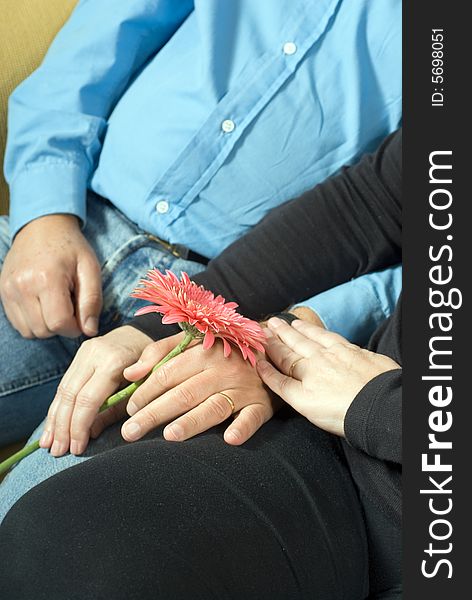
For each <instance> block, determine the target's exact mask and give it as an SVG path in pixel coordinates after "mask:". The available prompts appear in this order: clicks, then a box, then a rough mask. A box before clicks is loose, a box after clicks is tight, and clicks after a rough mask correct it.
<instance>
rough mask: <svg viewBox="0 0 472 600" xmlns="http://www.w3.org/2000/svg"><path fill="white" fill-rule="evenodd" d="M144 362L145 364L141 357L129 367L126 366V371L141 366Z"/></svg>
mask: <svg viewBox="0 0 472 600" xmlns="http://www.w3.org/2000/svg"><path fill="white" fill-rule="evenodd" d="M142 364H143V361H142V360H141V359H139V360H137V361H136V362H135V363H133V364H132V365H129V366H128V367H126V369H125V371H127V370H128V369H135V368H136V367H139V366H140V365H142Z"/></svg>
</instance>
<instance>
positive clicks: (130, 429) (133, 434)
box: [124, 423, 141, 440]
mask: <svg viewBox="0 0 472 600" xmlns="http://www.w3.org/2000/svg"><path fill="white" fill-rule="evenodd" d="M124 430H125V433H126V437H127V438H129V439H130V440H137V439H138V438H139V436H140V435H141V425H138V423H126V425H125V426H124Z"/></svg>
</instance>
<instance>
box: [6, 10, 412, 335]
mask: <svg viewBox="0 0 472 600" xmlns="http://www.w3.org/2000/svg"><path fill="white" fill-rule="evenodd" d="M400 115H401V1H400V0H375V1H373V0H257V2H256V1H254V0H231V1H222V0H193V1H191V0H179V2H176V1H172V0H133V1H132V2H116V1H115V0H100V1H98V2H92V1H91V0H82V1H80V2H79V4H78V6H77V8H76V9H75V11H74V12H73V14H72V16H71V18H70V19H69V21H68V22H67V24H66V25H65V26H64V28H63V29H62V30H61V32H60V33H59V34H58V36H57V37H56V39H55V41H54V42H53V44H52V46H51V48H50V50H49V52H48V54H47V56H46V58H45V60H44V62H43V64H42V65H41V67H40V68H39V69H38V70H37V71H36V72H35V73H33V74H32V75H31V76H30V77H29V78H28V79H27V80H26V81H25V82H23V83H22V84H21V85H20V86H19V87H18V88H17V89H16V91H15V92H14V93H13V95H12V97H11V99H10V105H9V136H8V145H7V153H6V161H5V173H6V177H7V179H8V181H9V182H10V190H11V213H10V227H11V233H12V236H13V235H14V234H15V233H16V232H17V231H18V230H19V229H20V228H21V227H22V226H23V225H25V224H26V223H28V222H29V221H31V220H32V219H34V218H37V217H40V216H42V215H45V214H51V213H56V212H61V213H64V212H65V213H71V214H75V215H77V216H78V217H80V219H81V220H82V221H84V222H85V220H86V189H87V187H89V188H91V189H93V190H94V191H96V192H97V193H99V194H101V195H102V196H104V197H106V198H108V199H110V200H111V202H112V203H113V204H114V205H115V206H116V207H118V208H119V209H120V210H121V211H123V212H124V213H125V214H126V215H127V216H128V217H129V218H130V219H131V220H132V221H134V222H135V223H137V224H138V225H139V226H141V227H142V228H143V229H145V230H147V231H149V232H150V233H153V234H155V235H157V236H159V237H161V238H163V239H165V240H168V241H170V242H172V243H179V244H183V245H185V246H188V247H189V248H191V249H192V250H194V251H196V252H198V253H200V254H203V255H205V256H208V257H213V256H215V255H217V254H218V253H219V252H221V251H222V250H223V249H224V248H225V247H226V246H227V245H228V244H230V243H231V242H232V241H233V240H235V239H236V238H238V237H240V236H241V235H242V234H243V233H244V232H246V231H247V230H248V229H249V228H250V227H252V226H253V225H254V224H255V223H257V222H258V221H260V219H261V218H262V217H263V216H264V215H265V214H266V213H267V212H268V211H269V210H270V209H271V208H272V207H274V206H276V205H278V204H280V203H282V202H284V201H286V200H288V199H290V198H293V197H295V196H297V195H298V194H300V193H301V192H303V191H304V190H306V189H308V188H310V187H312V186H314V185H315V184H316V183H318V182H320V181H322V180H323V179H325V178H326V177H327V176H329V175H330V174H331V173H333V172H335V171H336V170H337V169H338V168H339V167H340V166H342V165H343V164H346V163H349V162H352V161H353V160H355V159H356V158H357V157H358V156H359V155H360V154H361V153H363V152H365V151H367V150H371V149H373V148H374V147H375V146H376V144H378V142H379V141H380V139H382V138H383V137H384V136H385V135H386V134H387V133H389V132H390V131H392V130H393V129H395V128H396V127H397V126H398V123H399V120H400ZM255 259H257V257H255ZM397 292H398V290H393V291H392V294H393V295H395V294H396V293H397ZM366 310H368V307H367V308H366ZM353 314H354V313H353ZM345 318H346V317H345V316H343V317H342V319H341V321H344V319H345ZM338 330H341V331H342V324H341V325H340V326H339V327H338Z"/></svg>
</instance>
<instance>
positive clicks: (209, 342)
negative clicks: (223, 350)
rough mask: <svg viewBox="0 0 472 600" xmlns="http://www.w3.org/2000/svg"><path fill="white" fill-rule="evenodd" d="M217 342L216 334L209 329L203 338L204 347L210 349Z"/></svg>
mask: <svg viewBox="0 0 472 600" xmlns="http://www.w3.org/2000/svg"><path fill="white" fill-rule="evenodd" d="M214 343H215V336H214V335H213V333H212V332H211V331H207V332H206V335H205V338H204V339H203V349H204V350H208V349H209V348H211V347H212V346H213V344H214Z"/></svg>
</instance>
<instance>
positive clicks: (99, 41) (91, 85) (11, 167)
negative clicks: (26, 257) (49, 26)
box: [5, 0, 193, 237]
mask: <svg viewBox="0 0 472 600" xmlns="http://www.w3.org/2000/svg"><path fill="white" fill-rule="evenodd" d="M192 7H193V2H191V1H190V0H185V1H182V2H172V1H171V0H138V1H135V2H115V1H113V0H101V2H98V3H97V2H93V1H91V0H82V1H81V2H79V4H78V6H77V7H76V9H75V10H74V12H73V13H72V16H71V17H70V19H69V20H68V22H67V23H66V24H65V26H64V27H63V28H62V30H61V31H60V32H59V34H58V35H57V37H56V39H55V40H54V42H53V44H52V45H51V47H50V49H49V52H48V53H47V55H46V58H45V59H44V61H43V64H42V65H41V66H40V67H39V68H38V69H37V70H36V71H35V72H34V73H33V74H32V75H31V76H30V77H28V79H26V80H25V81H24V82H23V83H22V84H21V85H20V86H19V87H18V88H17V89H16V90H15V91H14V92H13V94H12V96H11V98H10V103H9V122H8V128H9V135H8V145H7V149H6V157H5V175H6V178H7V181H8V182H9V184H10V190H11V198H10V200H11V212H10V228H11V234H12V237H14V236H15V234H16V233H17V232H18V230H19V229H20V228H21V227H22V226H23V225H25V224H26V223H28V222H29V221H31V220H32V219H35V218H37V217H41V216H43V215H46V214H51V213H69V214H73V215H76V216H77V217H79V218H80V219H81V220H82V221H85V193H86V186H87V182H88V179H89V178H90V175H91V173H92V172H93V169H94V167H95V165H96V162H97V158H98V155H99V153H100V149H101V140H102V138H103V136H104V133H105V129H106V119H107V117H108V115H109V114H110V112H111V110H112V108H113V106H114V105H115V103H116V102H117V100H118V99H119V98H120V96H121V94H122V93H123V91H124V90H125V88H126V86H127V84H128V83H129V81H130V79H131V78H132V77H133V75H134V74H135V73H136V71H137V70H138V69H139V68H140V67H141V66H142V65H143V63H144V62H145V61H146V60H147V59H148V58H149V56H151V55H152V54H153V53H155V52H157V51H158V50H159V48H160V47H161V46H162V45H163V44H164V43H165V42H166V41H167V39H168V38H169V37H170V36H171V35H172V33H173V32H174V31H175V30H176V29H177V27H178V26H179V25H180V23H181V22H182V21H183V19H184V18H185V17H186V15H187V14H188V13H189V12H190V10H191V9H192Z"/></svg>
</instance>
